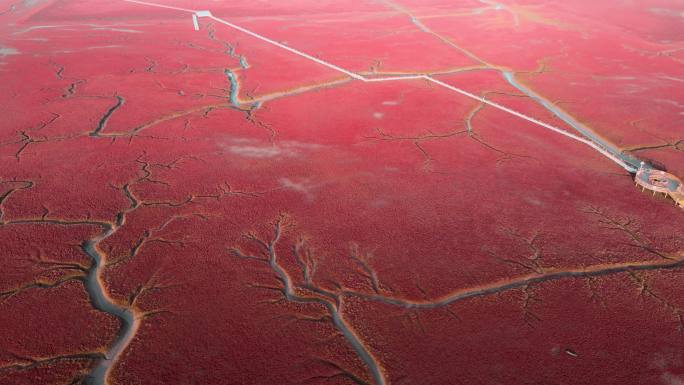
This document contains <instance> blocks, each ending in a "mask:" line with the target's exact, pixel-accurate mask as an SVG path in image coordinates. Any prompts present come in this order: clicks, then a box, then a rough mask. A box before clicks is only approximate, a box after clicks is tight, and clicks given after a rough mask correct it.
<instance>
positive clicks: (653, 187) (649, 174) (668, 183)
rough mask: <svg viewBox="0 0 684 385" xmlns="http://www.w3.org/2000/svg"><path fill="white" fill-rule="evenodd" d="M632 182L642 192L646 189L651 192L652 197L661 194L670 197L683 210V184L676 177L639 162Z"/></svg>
mask: <svg viewBox="0 0 684 385" xmlns="http://www.w3.org/2000/svg"><path fill="white" fill-rule="evenodd" d="M634 182H635V183H636V184H637V185H638V186H641V190H642V191H643V190H645V189H648V190H650V191H653V195H655V194H656V193H662V194H663V195H665V196H667V197H670V198H671V199H672V200H673V201H674V202H675V204H676V205H677V206H678V207H680V208H683V209H684V183H682V180H681V179H679V178H677V177H676V176H674V175H672V174H670V173H668V172H665V171H661V170H657V169H654V168H652V167H651V166H649V165H648V164H646V163H645V162H641V165H640V166H639V169H638V170H637V173H636V176H635V177H634Z"/></svg>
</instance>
